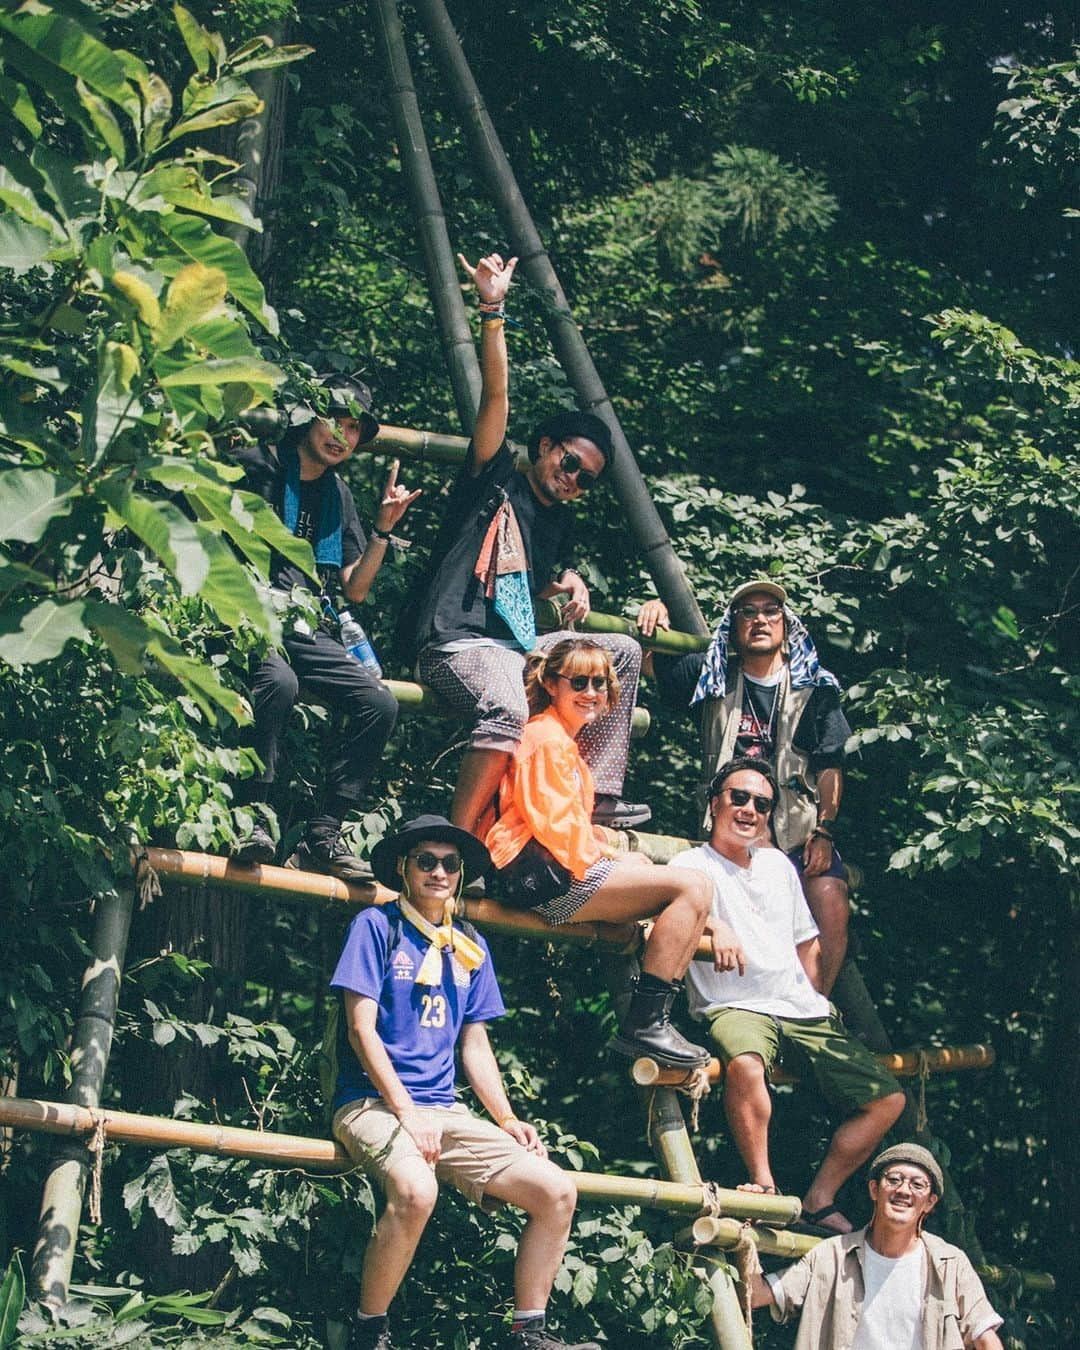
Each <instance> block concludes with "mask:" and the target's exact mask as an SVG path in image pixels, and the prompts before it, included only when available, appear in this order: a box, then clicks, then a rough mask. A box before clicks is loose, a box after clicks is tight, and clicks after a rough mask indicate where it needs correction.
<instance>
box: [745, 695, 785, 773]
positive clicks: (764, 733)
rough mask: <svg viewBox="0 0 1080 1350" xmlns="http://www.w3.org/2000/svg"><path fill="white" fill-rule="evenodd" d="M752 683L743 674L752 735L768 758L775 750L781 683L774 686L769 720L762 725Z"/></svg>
mask: <svg viewBox="0 0 1080 1350" xmlns="http://www.w3.org/2000/svg"><path fill="white" fill-rule="evenodd" d="M750 683H751V682H750V681H748V679H747V677H746V676H743V692H744V697H745V701H746V706H747V709H748V710H749V713H750V716H751V718H752V719H753V726H752V727H751V735H752V736H753V739H754V740H755V741H756V742H757V743H758V745H760V746H761V753H762V754H763V755H764V756H765V757H766V758H767V759H771V758H772V751H773V726H774V725H775V723H776V713H777V709H778V708H779V706H780V685H779V683H777V684H776V685H774V686H773V696H772V704H771V706H770V708H769V717H768V721H767V722H766V723H765V725H764V726H762V723H761V718H760V717H758V714H757V708H756V707H755V705H754V696H753V694H752V693H751V692H750V688H749V685H750Z"/></svg>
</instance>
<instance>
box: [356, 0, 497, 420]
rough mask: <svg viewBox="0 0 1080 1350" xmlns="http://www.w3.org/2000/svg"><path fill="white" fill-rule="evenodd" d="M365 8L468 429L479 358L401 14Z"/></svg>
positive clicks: (387, 7) (385, 4) (377, 0)
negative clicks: (432, 162) (467, 313)
mask: <svg viewBox="0 0 1080 1350" xmlns="http://www.w3.org/2000/svg"><path fill="white" fill-rule="evenodd" d="M368 12H369V14H370V16H371V25H372V28H373V29H374V32H375V45H376V50H377V55H378V59H379V64H380V65H381V66H382V68H383V70H384V71H385V73H386V83H387V86H388V90H389V103H390V114H391V117H392V118H393V122H394V134H395V136H396V138H397V143H398V153H399V155H400V156H401V172H402V176H403V177H404V179H405V186H406V189H407V190H408V194H409V201H410V204H411V206H412V216H413V219H414V221H415V222H416V229H417V233H418V234H419V236H420V247H421V251H422V252H423V255H424V268H425V270H426V272H427V280H428V291H429V293H430V295H431V303H432V307H433V309H434V311H435V322H436V324H437V325H438V329H439V338H440V340H441V342H442V347H443V354H444V355H445V357H446V364H447V367H448V369H449V372H450V384H451V387H452V389H453V391H454V403H455V405H456V406H457V413H458V417H459V419H460V421H461V425H462V428H463V429H464V430H465V431H467V432H469V431H472V428H473V423H474V422H475V420H476V410H477V408H479V406H480V386H481V376H480V363H479V361H478V360H477V358H476V346H475V344H474V342H473V336H472V333H471V331H470V329H469V320H468V318H467V316H466V314H465V305H464V302H463V301H462V298H461V285H460V282H459V280H458V274H457V264H456V263H455V261H454V251H453V249H452V248H451V247H450V235H449V233H448V232H447V228H446V215H445V213H444V212H443V207H442V200H441V199H440V197H439V187H438V184H437V183H436V181H435V171H434V169H433V168H432V166H431V156H430V154H429V153H428V147H427V137H426V136H425V134H424V123H423V119H422V118H421V116H420V104H419V102H418V100H417V97H416V88H415V86H414V84H413V75H412V69H411V67H410V65H409V53H408V50H407V48H406V46H405V36H404V33H403V32H402V28H401V18H400V15H399V14H398V9H397V5H396V4H395V2H394V0H369V4H368Z"/></svg>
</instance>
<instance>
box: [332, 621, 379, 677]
mask: <svg viewBox="0 0 1080 1350" xmlns="http://www.w3.org/2000/svg"><path fill="white" fill-rule="evenodd" d="M338 619H339V620H340V623H341V645H342V646H343V647H344V648H345V650H346V651H347V652H348V653H349V655H350V656H351V657H352V659H353V660H354V661H358V662H359V663H360V665H362V666H366V667H367V669H368V670H370V671H371V673H372V675H374V676H376V677H377V678H378V679H382V666H380V665H379V658H378V657H377V656H376V655H375V648H374V647H373V646H372V645H371V639H370V638H369V637H368V635H367V634H366V633H365V632H364V630H363V628H362V627H361V625H360V624H358V623H357V621H356V620H355V619H354V618H353V616H352V615H351V614H350V613H349V611H348V610H347V609H343V610H342V611H341V613H340V614H339V615H338Z"/></svg>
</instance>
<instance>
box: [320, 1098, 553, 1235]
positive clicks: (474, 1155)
mask: <svg viewBox="0 0 1080 1350" xmlns="http://www.w3.org/2000/svg"><path fill="white" fill-rule="evenodd" d="M416 1109H417V1111H419V1113H420V1115H421V1116H423V1117H424V1119H425V1120H426V1121H428V1122H429V1123H430V1124H432V1125H434V1126H436V1128H438V1129H441V1130H442V1153H441V1154H440V1156H439V1161H438V1162H437V1163H436V1164H435V1176H436V1178H437V1179H438V1180H439V1181H448V1182H450V1184H451V1185H452V1186H456V1187H457V1189H458V1190H459V1191H460V1192H461V1193H462V1195H464V1196H466V1197H467V1198H468V1199H469V1200H472V1201H474V1202H475V1203H476V1204H478V1205H480V1206H482V1207H483V1208H484V1209H486V1210H487V1211H488V1212H492V1211H494V1210H496V1209H498V1208H499V1206H500V1205H501V1204H502V1201H501V1200H494V1199H492V1198H491V1197H486V1196H485V1191H486V1189H487V1186H488V1183H489V1182H490V1181H491V1179H492V1177H494V1176H496V1175H497V1174H498V1173H499V1172H502V1171H503V1170H504V1169H505V1168H507V1167H509V1166H510V1164H511V1163H515V1162H519V1161H520V1160H521V1159H522V1158H528V1157H529V1156H530V1154H529V1152H528V1150H527V1149H525V1148H523V1147H522V1146H521V1144H519V1143H518V1142H517V1140H516V1139H511V1138H510V1136H509V1135H508V1134H507V1133H506V1131H505V1130H500V1129H499V1127H498V1125H496V1124H494V1122H493V1121H490V1120H483V1119H482V1118H481V1117H480V1116H474V1115H473V1114H472V1112H471V1111H470V1110H469V1109H468V1107H467V1106H465V1104H464V1103H463V1102H455V1103H454V1105H453V1106H418V1107H417V1108H416ZM332 1129H333V1134H334V1138H335V1139H337V1141H338V1142H339V1143H340V1144H341V1146H342V1147H343V1148H345V1149H346V1150H347V1151H348V1154H349V1156H350V1157H351V1158H352V1159H353V1160H354V1161H355V1162H357V1163H358V1164H359V1165H360V1166H361V1167H362V1168H363V1169H364V1171H365V1172H366V1173H367V1175H368V1176H369V1177H371V1178H372V1179H373V1180H375V1181H377V1182H378V1183H379V1184H380V1185H381V1186H383V1187H384V1188H385V1185H386V1177H387V1175H388V1173H390V1172H391V1171H393V1169H394V1168H395V1167H397V1166H398V1165H399V1164H400V1163H402V1162H404V1161H405V1160H406V1159H408V1158H420V1157H421V1156H422V1155H421V1153H420V1150H419V1149H418V1148H417V1147H416V1143H415V1142H414V1140H413V1138H412V1135H410V1134H408V1133H406V1131H405V1130H403V1129H402V1128H401V1122H400V1121H399V1120H398V1118H397V1116H395V1115H394V1113H393V1111H391V1110H390V1109H389V1107H388V1106H387V1105H386V1103H385V1102H384V1101H383V1100H382V1098H381V1097H364V1098H361V1099H359V1100H358V1101H355V1102H346V1103H345V1105H344V1106H342V1107H341V1108H340V1109H339V1110H338V1111H336V1112H335V1113H334V1122H333V1126H332Z"/></svg>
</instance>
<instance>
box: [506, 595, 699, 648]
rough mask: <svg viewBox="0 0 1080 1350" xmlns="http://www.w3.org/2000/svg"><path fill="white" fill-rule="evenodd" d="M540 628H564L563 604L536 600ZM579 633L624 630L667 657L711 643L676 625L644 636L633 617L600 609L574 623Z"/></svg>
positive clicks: (591, 611)
mask: <svg viewBox="0 0 1080 1350" xmlns="http://www.w3.org/2000/svg"><path fill="white" fill-rule="evenodd" d="M533 603H534V605H535V608H536V623H537V627H538V628H540V629H541V631H543V632H551V631H553V630H554V629H556V628H559V627H561V625H562V617H561V610H562V605H561V604H559V603H558V601H555V600H536V601H534V602H533ZM574 631H575V632H578V633H621V634H622V635H623V636H624V637H631V638H633V639H634V640H635V641H636V642H639V643H640V644H641V645H642V646H643V647H647V648H648V649H649V650H650V651H654V652H663V653H664V654H665V655H667V656H684V655H685V654H686V653H687V652H703V651H704V650H705V649H706V647H708V645H709V641H710V639H709V638H707V637H696V636H695V635H694V634H693V633H680V632H679V631H678V630H677V629H674V628H658V629H657V630H656V632H655V633H653V635H652V637H645V636H643V634H642V633H641V632H640V630H639V629H638V626H637V624H636V623H635V622H634V621H633V619H624V618H623V617H622V616H621V615H619V614H601V613H600V611H599V610H595V609H593V610H590V611H589V613H588V614H587V615H586V616H585V618H584V619H578V620H576V621H575V623H574Z"/></svg>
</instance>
